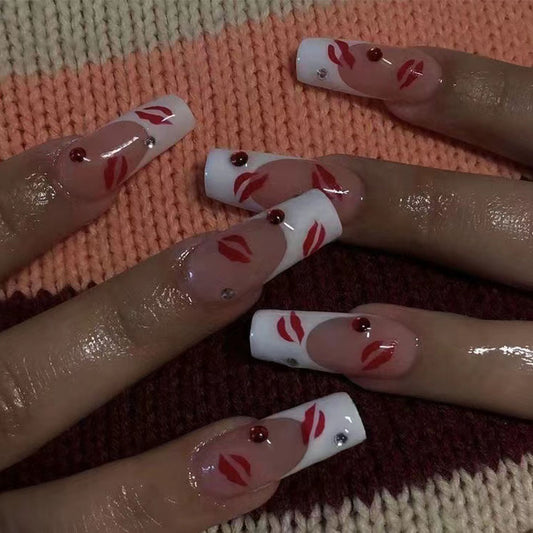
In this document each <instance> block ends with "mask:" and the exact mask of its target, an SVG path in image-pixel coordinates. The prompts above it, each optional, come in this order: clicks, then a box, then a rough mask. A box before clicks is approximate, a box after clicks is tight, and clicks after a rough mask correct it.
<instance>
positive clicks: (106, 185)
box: [58, 95, 195, 200]
mask: <svg viewBox="0 0 533 533" xmlns="http://www.w3.org/2000/svg"><path fill="white" fill-rule="evenodd" d="M194 123H195V120H194V117H193V115H192V113H191V110H190V109H189V107H188V106H187V104H186V103H185V102H184V101H183V100H181V99H180V98H178V97H177V96H173V95H168V96H163V97H162V98H158V99H157V100H154V101H153V102H149V103H147V104H144V105H142V106H140V107H138V108H136V109H133V110H132V111H129V112H128V113H126V114H125V115H123V116H121V117H119V118H117V119H116V120H114V121H113V122H110V123H109V124H107V125H106V126H104V127H103V128H101V129H99V130H98V131H96V132H94V133H91V134H90V135H87V136H86V137H81V138H79V139H76V140H75V141H73V143H72V144H71V145H70V146H69V147H68V149H67V150H66V151H65V153H62V154H60V156H59V159H58V180H59V181H60V182H61V184H62V186H63V188H64V189H65V190H66V191H67V192H69V193H70V194H72V195H74V196H77V197H80V198H83V199H86V200H98V199H100V198H103V197H106V196H107V195H108V194H109V193H111V192H113V191H116V190H117V188H118V187H119V186H120V185H122V184H123V183H124V182H125V181H126V180H127V179H128V178H129V177H130V176H132V175H133V174H134V173H135V172H137V170H139V169H140V168H142V167H144V166H145V165H147V164H148V163H149V162H150V161H151V160H152V159H154V158H156V157H157V156H159V155H160V154H161V153H163V152H164V151H166V150H168V149H169V148H170V147H171V146H172V145H174V144H175V143H177V142H178V141H179V140H180V139H181V138H183V137H184V136H185V135H187V133H189V132H190V131H191V130H192V129H193V127H194Z"/></svg>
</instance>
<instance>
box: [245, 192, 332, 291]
mask: <svg viewBox="0 0 533 533" xmlns="http://www.w3.org/2000/svg"><path fill="white" fill-rule="evenodd" d="M275 210H276V211H280V212H282V213H283V222H281V223H280V224H279V227H280V228H281V230H282V231H283V234H284V236H285V241H286V245H287V247H286V251H285V254H284V256H283V259H282V260H281V262H280V263H279V265H278V266H277V268H276V269H275V270H274V272H272V274H271V275H270V276H269V277H268V279H267V281H270V280H271V279H273V278H275V277H276V276H277V275H278V274H280V273H281V272H283V271H285V270H287V269H288V268H290V267H291V266H293V265H295V264H296V263H298V262H299V261H301V260H302V259H304V258H305V257H307V256H309V255H311V254H313V253H314V252H316V251H318V250H319V249H320V248H322V247H323V246H325V245H326V244H328V243H330V242H332V241H334V240H336V239H338V238H339V237H340V236H341V234H342V224H341V221H340V219H339V215H338V214H337V210H336V209H335V207H334V206H333V204H332V203H331V200H329V198H328V197H327V196H326V195H325V194H324V193H323V192H322V191H320V190H318V189H312V190H310V191H307V192H306V193H304V194H302V195H300V196H298V197H296V198H291V199H290V200H287V201H286V202H283V203H281V204H279V205H278V206H277V207H276V208H275ZM273 211H274V209H272V210H270V211H266V212H263V213H261V214H259V215H256V216H255V217H253V218H254V219H261V218H268V217H269V216H270V214H271V213H272V212H273Z"/></svg>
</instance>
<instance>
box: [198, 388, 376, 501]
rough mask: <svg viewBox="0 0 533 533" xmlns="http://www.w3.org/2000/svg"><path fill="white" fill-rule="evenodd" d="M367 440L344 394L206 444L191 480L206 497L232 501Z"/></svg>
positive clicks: (352, 405) (358, 418)
mask: <svg viewBox="0 0 533 533" xmlns="http://www.w3.org/2000/svg"><path fill="white" fill-rule="evenodd" d="M365 438H366V434H365V429H364V426H363V423H362V421H361V418H360V416H359V413H358V411H357V408H356V406H355V405H354V403H353V401H352V400H351V398H350V396H348V394H346V393H344V392H340V393H336V394H332V395H330V396H325V397H324V398H320V399H318V400H314V401H312V402H308V403H305V404H303V405H300V406H298V407H294V408H293V409H289V410H287V411H282V412H281V413H277V414H275V415H272V416H269V417H268V418H265V419H263V420H260V421H258V422H256V423H254V424H248V425H245V426H242V427H240V428H237V429H234V430H232V431H230V432H228V433H225V434H223V435H221V436H219V437H216V438H215V439H213V440H212V441H209V442H207V443H206V444H205V445H204V446H203V447H202V448H200V449H199V450H198V451H197V452H196V454H195V456H194V457H193V459H192V462H191V480H192V483H193V485H194V486H195V488H197V489H198V491H199V492H200V493H202V494H205V495H208V496H211V497H214V498H220V499H225V498H231V497H234V496H238V495H239V494H243V493H245V492H251V491H253V490H256V489H258V488H260V487H263V486H265V485H268V484H269V483H272V482H274V481H278V480H280V479H282V478H284V477H287V476H289V475H292V474H294V473H296V472H298V471H299V470H302V469H303V468H307V467H308V466H311V465H313V464H315V463H318V462H320V461H323V460H324V459H327V458H328V457H331V456H332V455H335V454H337V453H339V452H341V451H343V450H347V449H349V448H351V447H352V446H355V445H356V444H359V443H361V442H362V441H363V440H365Z"/></svg>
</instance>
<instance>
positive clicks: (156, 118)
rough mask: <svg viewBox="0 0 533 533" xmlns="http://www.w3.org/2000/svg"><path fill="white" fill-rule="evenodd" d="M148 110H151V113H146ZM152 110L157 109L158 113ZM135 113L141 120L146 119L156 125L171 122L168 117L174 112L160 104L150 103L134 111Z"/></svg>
mask: <svg viewBox="0 0 533 533" xmlns="http://www.w3.org/2000/svg"><path fill="white" fill-rule="evenodd" d="M148 111H151V113H148ZM154 111H158V113H155V112H154ZM135 114H136V115H137V116H138V117H139V118H142V119H143V120H147V121H148V122H150V123H151V124H155V125H156V126H157V125H159V124H172V122H170V120H169V117H172V116H173V115H174V113H173V112H172V111H171V110H170V109H169V108H168V107H165V106H162V105H151V106H148V107H143V108H142V109H140V110H139V111H135Z"/></svg>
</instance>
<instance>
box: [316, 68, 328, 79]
mask: <svg viewBox="0 0 533 533" xmlns="http://www.w3.org/2000/svg"><path fill="white" fill-rule="evenodd" d="M316 75H317V78H318V79H319V80H325V79H326V78H327V77H328V71H327V69H325V68H319V69H318V70H317V71H316Z"/></svg>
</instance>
